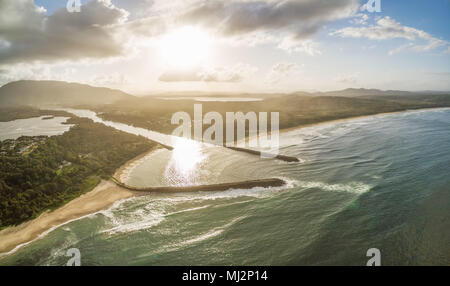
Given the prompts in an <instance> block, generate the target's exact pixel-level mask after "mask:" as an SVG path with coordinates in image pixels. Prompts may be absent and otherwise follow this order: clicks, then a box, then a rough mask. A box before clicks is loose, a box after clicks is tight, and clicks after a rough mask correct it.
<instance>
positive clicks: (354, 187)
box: [295, 181, 372, 194]
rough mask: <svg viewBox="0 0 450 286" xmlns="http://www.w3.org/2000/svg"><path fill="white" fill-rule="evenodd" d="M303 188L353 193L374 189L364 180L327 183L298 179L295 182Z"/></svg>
mask: <svg viewBox="0 0 450 286" xmlns="http://www.w3.org/2000/svg"><path fill="white" fill-rule="evenodd" d="M295 185H296V186H298V187H302V188H307V189H311V188H317V189H321V190H323V191H328V192H348V193H352V194H364V193H367V192H368V191H370V190H371V189H372V186H371V185H367V184H364V183H362V182H349V183H346V184H326V183H324V182H304V181H297V183H296V184H295Z"/></svg>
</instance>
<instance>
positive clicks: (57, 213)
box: [0, 181, 135, 257]
mask: <svg viewBox="0 0 450 286" xmlns="http://www.w3.org/2000/svg"><path fill="white" fill-rule="evenodd" d="M134 195H135V193H134V192H132V191H129V190H126V189H123V188H121V187H118V186H116V185H115V184H114V183H112V182H109V181H101V182H100V184H98V185H97V186H96V187H95V188H94V189H93V190H92V191H90V192H88V193H85V194H83V195H81V196H79V197H78V198H76V199H73V200H72V201H70V202H68V203H67V204H65V205H64V206H62V207H60V208H58V209H56V210H54V211H52V212H49V211H46V212H44V213H43V214H41V215H40V216H39V217H37V218H35V219H33V220H30V221H27V222H24V223H22V224H20V225H18V226H11V227H8V228H6V229H3V230H2V231H0V257H2V256H6V255H8V254H11V253H13V252H14V251H15V250H17V249H18V248H20V247H21V246H24V245H26V244H28V243H30V242H32V241H34V240H35V239H38V238H40V237H42V236H43V234H46V233H48V232H50V231H51V230H53V229H55V228H56V227H59V226H61V225H63V224H66V223H68V222H70V221H73V220H76V219H79V218H81V217H84V216H86V215H89V214H92V213H95V212H98V211H101V210H104V209H106V208H108V207H110V206H111V205H113V204H114V202H116V201H118V200H122V199H127V198H130V197H132V196H134Z"/></svg>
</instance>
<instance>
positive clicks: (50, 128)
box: [0, 116, 72, 141]
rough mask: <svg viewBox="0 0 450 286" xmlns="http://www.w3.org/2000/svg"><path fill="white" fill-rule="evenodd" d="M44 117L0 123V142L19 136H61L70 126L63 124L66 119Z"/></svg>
mask: <svg viewBox="0 0 450 286" xmlns="http://www.w3.org/2000/svg"><path fill="white" fill-rule="evenodd" d="M45 117H46V116H41V117H33V118H27V119H17V120H13V121H8V122H0V141H3V140H6V139H17V138H19V137H20V136H39V135H45V136H53V135H61V134H63V133H64V132H66V131H68V130H69V129H70V127H71V126H72V125H70V124H63V123H64V122H66V120H67V119H68V117H54V118H51V119H43V118H45Z"/></svg>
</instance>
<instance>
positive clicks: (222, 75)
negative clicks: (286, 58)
mask: <svg viewBox="0 0 450 286" xmlns="http://www.w3.org/2000/svg"><path fill="white" fill-rule="evenodd" d="M256 71H257V68H255V67H253V66H250V65H248V64H242V63H239V64H236V65H234V66H230V67H216V68H212V69H205V68H197V69H192V70H183V71H167V72H165V73H163V74H162V75H161V76H160V77H159V80H160V81H163V82H228V83H236V82H241V81H242V80H243V79H244V78H246V77H247V76H249V75H251V74H253V73H255V72H256Z"/></svg>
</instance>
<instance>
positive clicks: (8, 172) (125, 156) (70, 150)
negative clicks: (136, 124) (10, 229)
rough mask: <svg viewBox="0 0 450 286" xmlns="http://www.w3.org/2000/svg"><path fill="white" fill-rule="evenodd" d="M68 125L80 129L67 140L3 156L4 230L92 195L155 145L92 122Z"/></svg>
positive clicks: (0, 203)
mask: <svg viewBox="0 0 450 286" xmlns="http://www.w3.org/2000/svg"><path fill="white" fill-rule="evenodd" d="M67 123H69V124H76V125H75V126H73V127H72V128H71V129H70V130H69V131H68V132H66V133H64V134H63V135H60V136H52V137H49V138H48V139H46V140H45V141H43V142H41V143H40V144H39V145H38V146H37V147H36V148H35V149H34V150H33V152H31V153H29V154H27V155H24V154H20V153H16V152H13V151H11V152H9V151H8V153H7V154H3V155H1V156H0V228H2V227H5V226H9V225H15V224H19V223H21V222H23V221H25V220H28V219H30V218H33V217H36V216H37V215H39V214H40V213H42V212H43V211H44V210H46V209H54V208H56V207H59V206H61V205H62V204H64V203H66V202H67V201H69V200H71V199H73V198H75V197H77V196H79V195H80V194H82V193H84V192H86V191H89V190H91V189H92V188H93V187H95V186H96V185H97V184H98V183H99V182H100V179H101V178H105V179H106V178H108V177H109V176H110V175H112V174H113V172H114V171H115V170H116V169H117V168H118V167H119V166H121V165H122V164H124V163H125V162H126V161H128V160H130V159H132V158H133V157H135V156H137V155H139V154H141V153H143V152H146V151H148V150H150V149H151V148H152V146H153V145H154V143H151V142H150V141H148V140H147V139H145V138H143V137H137V136H134V135H130V134H127V133H123V132H120V131H116V130H115V129H113V128H110V127H106V126H104V125H102V124H98V123H93V122H92V121H91V120H89V119H81V118H72V119H69V120H68V122H67ZM25 139H27V138H19V139H18V140H17V141H21V140H22V141H23V140H25ZM25 141H26V140H25ZM0 143H1V142H0ZM0 145H2V144H0ZM3 145H4V143H3ZM0 147H1V146H0Z"/></svg>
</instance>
